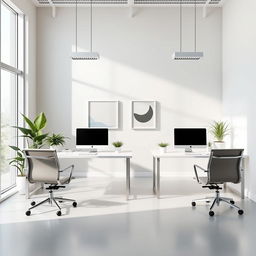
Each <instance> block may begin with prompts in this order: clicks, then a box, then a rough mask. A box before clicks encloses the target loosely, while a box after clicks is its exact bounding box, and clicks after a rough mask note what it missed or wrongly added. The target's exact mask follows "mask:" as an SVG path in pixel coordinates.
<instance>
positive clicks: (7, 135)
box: [0, 0, 25, 195]
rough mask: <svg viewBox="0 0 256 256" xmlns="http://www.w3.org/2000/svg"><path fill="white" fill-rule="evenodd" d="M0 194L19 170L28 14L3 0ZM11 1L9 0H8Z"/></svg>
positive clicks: (0, 12)
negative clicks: (17, 148)
mask: <svg viewBox="0 0 256 256" xmlns="http://www.w3.org/2000/svg"><path fill="white" fill-rule="evenodd" d="M0 1H1V5H0V18H1V22H0V31H1V40H0V56H1V62H0V100H1V104H0V119H1V127H0V157H1V162H0V195H3V194H4V193H5V192H7V191H9V190H10V189H11V188H13V187H14V186H15V184H16V170H15V168H14V167H10V166H9V161H10V158H12V157H14V156H15V153H14V151H13V150H11V149H10V147H9V145H14V146H18V141H19V140H18V137H17V131H16V129H15V128H13V126H16V125H18V120H19V117H18V114H19V113H20V112H22V113H23V112H24V106H23V105H24V104H23V102H24V69H23V67H24V66H25V65H24V45H25V44H24V15H22V14H21V13H19V12H18V11H17V10H15V8H14V7H13V6H10V5H8V3H7V2H5V1H3V0H0ZM6 1H7V0H6Z"/></svg>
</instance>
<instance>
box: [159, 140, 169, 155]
mask: <svg viewBox="0 0 256 256" xmlns="http://www.w3.org/2000/svg"><path fill="white" fill-rule="evenodd" d="M158 146H159V151H160V153H161V154H164V153H166V150H167V147H168V146H169V144H168V143H163V142H161V143H159V144H158Z"/></svg>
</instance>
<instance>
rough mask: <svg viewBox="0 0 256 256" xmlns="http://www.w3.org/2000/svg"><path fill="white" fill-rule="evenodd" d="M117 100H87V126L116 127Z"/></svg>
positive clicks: (117, 121)
mask: <svg viewBox="0 0 256 256" xmlns="http://www.w3.org/2000/svg"><path fill="white" fill-rule="evenodd" d="M118 117H119V101H107V100H106V101H88V127H89V128H108V129H118V127H119V119H118Z"/></svg>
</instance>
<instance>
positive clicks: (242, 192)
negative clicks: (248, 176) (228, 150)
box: [241, 158, 246, 199]
mask: <svg viewBox="0 0 256 256" xmlns="http://www.w3.org/2000/svg"><path fill="white" fill-rule="evenodd" d="M245 165H246V164H245V159H244V158H243V159H242V168H241V199H244V189H245V184H244V183H245V180H244V172H245Z"/></svg>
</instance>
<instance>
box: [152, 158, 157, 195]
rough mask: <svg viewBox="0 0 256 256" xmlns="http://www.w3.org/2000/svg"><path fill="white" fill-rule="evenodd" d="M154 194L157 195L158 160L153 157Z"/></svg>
mask: <svg viewBox="0 0 256 256" xmlns="http://www.w3.org/2000/svg"><path fill="white" fill-rule="evenodd" d="M153 193H154V195H155V194H156V159H155V157H153Z"/></svg>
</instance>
